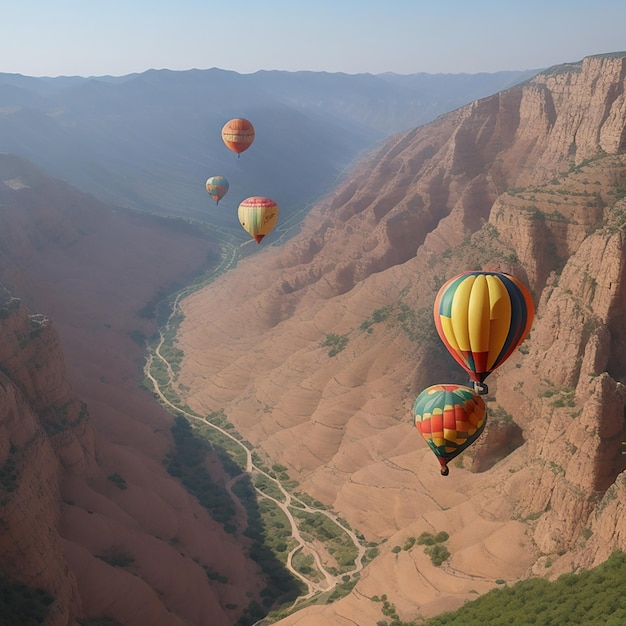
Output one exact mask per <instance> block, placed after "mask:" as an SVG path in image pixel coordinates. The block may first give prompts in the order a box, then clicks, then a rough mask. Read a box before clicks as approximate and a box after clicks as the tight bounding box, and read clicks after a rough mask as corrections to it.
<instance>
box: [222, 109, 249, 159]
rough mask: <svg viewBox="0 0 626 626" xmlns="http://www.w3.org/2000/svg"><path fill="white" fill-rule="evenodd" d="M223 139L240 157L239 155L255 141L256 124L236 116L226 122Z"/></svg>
mask: <svg viewBox="0 0 626 626" xmlns="http://www.w3.org/2000/svg"><path fill="white" fill-rule="evenodd" d="M222 139H223V140H224V143H225V144H226V147H227V148H228V149H229V150H232V151H233V152H234V153H236V154H237V158H239V155H240V154H241V153H242V152H243V151H244V150H247V149H248V148H249V147H250V146H251V145H252V142H253V141H254V126H252V123H251V122H249V121H248V120H246V119H244V118H243V117H236V118H234V119H232V120H230V121H228V122H226V124H224V127H223V128H222Z"/></svg>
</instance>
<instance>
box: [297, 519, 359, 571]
mask: <svg viewBox="0 0 626 626" xmlns="http://www.w3.org/2000/svg"><path fill="white" fill-rule="evenodd" d="M293 515H294V517H296V518H297V519H298V520H299V522H300V523H299V524H298V527H299V528H300V532H301V533H302V535H303V536H305V535H308V536H309V537H311V538H312V539H316V540H317V541H319V542H321V543H323V544H324V546H325V547H326V551H327V553H328V554H329V556H332V559H333V560H334V562H335V564H336V567H328V568H327V569H328V571H329V572H331V573H332V574H335V575H337V574H340V573H342V572H345V571H347V570H349V569H352V568H353V567H354V564H355V560H356V558H357V556H358V549H357V547H356V546H355V545H354V543H353V542H352V540H351V539H350V537H349V536H348V535H347V534H346V532H345V531H344V530H343V529H342V528H341V527H340V526H338V525H337V524H335V522H333V520H331V519H330V518H329V517H328V516H326V515H324V514H323V513H308V512H306V511H301V510H298V509H296V510H294V511H293Z"/></svg>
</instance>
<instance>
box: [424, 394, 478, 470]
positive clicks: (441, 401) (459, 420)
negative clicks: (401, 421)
mask: <svg viewBox="0 0 626 626" xmlns="http://www.w3.org/2000/svg"><path fill="white" fill-rule="evenodd" d="M413 418H414V420H415V426H416V428H417V430H418V431H419V433H420V434H421V435H422V437H424V439H425V440H426V443H428V445H429V446H430V448H431V450H432V451H433V452H434V453H435V455H436V456H437V459H438V460H439V463H440V465H441V474H442V475H443V476H447V475H448V472H449V470H448V462H449V461H451V460H452V459H453V458H454V457H455V456H457V455H459V454H461V452H463V450H465V449H466V448H467V447H468V446H470V445H471V444H472V443H474V441H476V439H478V437H480V434H481V433H482V432H483V430H484V428H485V424H486V421H487V420H486V415H485V403H484V402H483V399H482V398H481V397H480V396H479V395H478V394H477V393H476V392H475V391H474V390H473V389H470V388H469V387H464V386H463V385H433V386H432V387H428V388H427V389H424V391H422V393H420V394H419V396H417V398H416V399H415V402H414V403H413Z"/></svg>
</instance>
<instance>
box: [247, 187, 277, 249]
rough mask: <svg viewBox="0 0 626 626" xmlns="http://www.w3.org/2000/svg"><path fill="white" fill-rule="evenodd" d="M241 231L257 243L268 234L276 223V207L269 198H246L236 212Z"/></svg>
mask: <svg viewBox="0 0 626 626" xmlns="http://www.w3.org/2000/svg"><path fill="white" fill-rule="evenodd" d="M237 215H238V217H239V221H240V223H241V225H242V227H243V229H244V230H245V231H246V232H248V233H250V235H252V237H253V238H254V240H255V241H256V242H257V243H261V239H263V237H265V235H267V234H269V233H270V232H271V231H272V229H273V228H274V226H276V222H277V221H278V205H277V204H276V202H274V200H270V198H263V197H261V196H252V197H251V198H246V199H245V200H244V201H243V202H242V203H241V204H240V205H239V209H238V210H237Z"/></svg>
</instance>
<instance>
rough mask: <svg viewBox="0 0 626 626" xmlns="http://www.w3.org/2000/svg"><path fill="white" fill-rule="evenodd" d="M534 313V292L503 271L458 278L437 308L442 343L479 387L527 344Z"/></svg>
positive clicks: (445, 289) (444, 290)
mask: <svg viewBox="0 0 626 626" xmlns="http://www.w3.org/2000/svg"><path fill="white" fill-rule="evenodd" d="M534 315H535V307H534V304H533V300H532V297H531V295H530V292H529V291H528V288H527V287H526V286H525V285H524V283H522V282H521V281H519V280H518V279H517V278H514V277H513V276H510V275H508V274H503V273H500V272H466V273H464V274H461V275H459V276H456V277H454V278H452V279H451V280H449V281H448V282H447V283H446V284H445V285H443V287H441V289H440V290H439V293H438V294H437V297H436V298H435V305H434V317H435V326H436V327H437V332H438V333H439V336H440V337H441V340H442V341H443V343H444V345H445V346H446V348H447V349H448V351H449V352H450V354H451V355H452V356H453V357H454V358H455V360H456V361H457V362H458V363H459V365H460V366H461V367H462V368H463V369H464V370H465V371H466V372H467V373H468V374H469V376H470V378H471V379H472V380H473V381H474V382H475V383H477V384H478V385H477V388H480V387H481V386H482V383H483V381H484V380H485V378H487V376H489V374H490V373H491V372H493V370H495V369H496V368H497V367H498V366H500V365H502V363H504V361H506V360H507V359H508V358H509V357H510V356H511V354H512V353H513V351H514V350H515V349H516V348H517V347H518V346H519V345H520V344H521V343H522V341H524V339H525V338H526V336H527V335H528V333H529V331H530V327H531V326H532V323H533V319H534ZM484 388H485V389H486V386H484Z"/></svg>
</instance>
